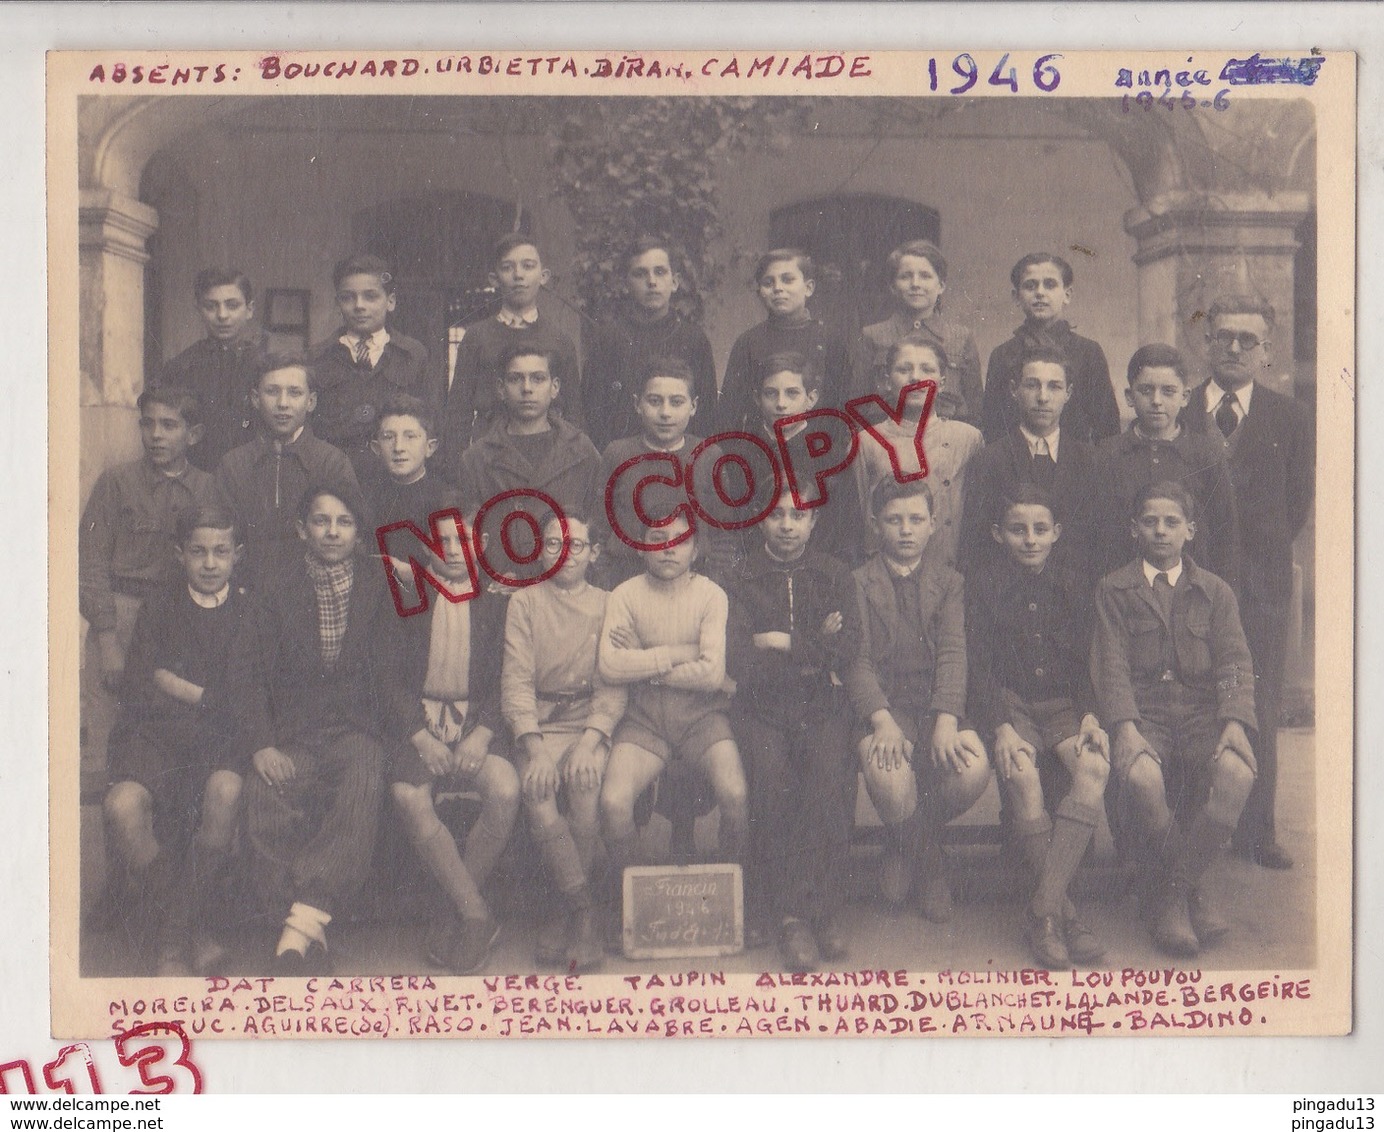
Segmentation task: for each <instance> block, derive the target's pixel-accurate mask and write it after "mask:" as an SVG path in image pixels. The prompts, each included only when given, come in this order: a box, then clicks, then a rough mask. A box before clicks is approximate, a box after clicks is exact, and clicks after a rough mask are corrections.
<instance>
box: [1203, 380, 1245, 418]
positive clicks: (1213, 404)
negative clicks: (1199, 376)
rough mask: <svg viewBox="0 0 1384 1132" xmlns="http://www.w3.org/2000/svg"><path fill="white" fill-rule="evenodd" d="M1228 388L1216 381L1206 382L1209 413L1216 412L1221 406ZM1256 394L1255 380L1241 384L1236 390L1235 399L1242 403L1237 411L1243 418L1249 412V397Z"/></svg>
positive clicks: (1207, 409)
mask: <svg viewBox="0 0 1384 1132" xmlns="http://www.w3.org/2000/svg"><path fill="white" fill-rule="evenodd" d="M1226 392H1227V390H1225V389H1222V388H1221V387H1220V386H1219V385H1217V384H1216V383H1215V382H1214V381H1208V382H1207V383H1206V412H1207V415H1208V416H1209V415H1211V414H1214V413H1215V411H1216V410H1217V409H1219V408H1220V407H1221V398H1222V397H1224V396H1225V395H1226ZM1253 396H1254V382H1252V381H1251V382H1249V383H1248V384H1246V385H1242V386H1240V388H1239V389H1237V390H1235V399H1236V400H1237V401H1238V402H1239V403H1240V407H1239V408H1238V409H1236V413H1237V414H1238V415H1239V417H1240V419H1241V420H1244V419H1245V417H1246V416H1247V415H1248V414H1249V399H1250V398H1251V397H1253Z"/></svg>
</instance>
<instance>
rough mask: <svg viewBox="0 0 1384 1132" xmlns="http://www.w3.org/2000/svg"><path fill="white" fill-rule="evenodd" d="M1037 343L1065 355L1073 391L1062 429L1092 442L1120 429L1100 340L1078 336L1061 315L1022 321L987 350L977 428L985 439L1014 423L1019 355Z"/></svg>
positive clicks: (997, 435) (1016, 420)
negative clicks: (1045, 321) (1035, 322)
mask: <svg viewBox="0 0 1384 1132" xmlns="http://www.w3.org/2000/svg"><path fill="white" fill-rule="evenodd" d="M1036 346H1048V347H1052V346H1055V347H1057V348H1058V349H1059V350H1061V351H1062V352H1063V353H1064V354H1066V355H1067V363H1068V364H1067V384H1068V386H1069V387H1070V388H1071V391H1072V396H1071V399H1070V400H1069V401H1068V402H1067V406H1066V408H1064V409H1063V410H1062V434H1063V436H1072V437H1075V438H1077V439H1080V440H1084V441H1087V442H1089V443H1091V444H1096V443H1098V442H1100V441H1101V440H1104V439H1105V438H1106V437H1107V436H1114V435H1115V434H1116V433H1117V432H1119V431H1120V406H1119V403H1118V402H1117V401H1116V400H1115V390H1114V389H1113V388H1112V387H1111V385H1110V363H1109V362H1107V361H1106V360H1105V351H1104V350H1102V349H1101V348H1100V343H1099V342H1095V341H1093V340H1092V339H1090V338H1083V337H1082V336H1081V335H1080V334H1078V333H1077V332H1076V331H1074V330H1073V329H1072V328H1071V326H1070V325H1069V324H1068V323H1067V322H1066V320H1065V319H1056V320H1054V321H1053V322H1052V323H1051V325H1049V326H1046V327H1041V326H1030V325H1029V324H1028V323H1027V322H1025V323H1024V325H1023V326H1020V327H1019V328H1018V329H1017V330H1015V331H1014V336H1013V337H1012V338H1010V339H1008V340H1007V341H1004V342H1001V343H1000V344H999V345H998V346H996V347H995V348H994V350H992V351H991V353H990V362H989V365H987V366H986V369H985V403H984V407H983V409H982V411H981V417H980V431H981V432H983V433H984V434H985V439H986V440H989V441H996V440H999V439H1000V438H1001V437H1003V436H1005V435H1006V434H1007V433H1008V432H1009V431H1010V430H1011V429H1013V428H1015V427H1017V426H1018V424H1019V407H1018V405H1016V404H1015V403H1014V398H1013V397H1012V396H1010V386H1011V383H1012V382H1014V381H1017V380H1018V378H1019V373H1020V370H1021V369H1022V367H1023V359H1024V355H1025V354H1026V353H1027V352H1028V351H1029V350H1030V349H1033V348H1034V347H1036Z"/></svg>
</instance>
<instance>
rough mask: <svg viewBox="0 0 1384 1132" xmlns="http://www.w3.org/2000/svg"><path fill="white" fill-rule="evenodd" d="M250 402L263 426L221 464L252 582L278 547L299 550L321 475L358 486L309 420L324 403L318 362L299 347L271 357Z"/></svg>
mask: <svg viewBox="0 0 1384 1132" xmlns="http://www.w3.org/2000/svg"><path fill="white" fill-rule="evenodd" d="M250 403H251V405H253V406H254V409H255V412H256V413H258V414H259V423H260V427H259V430H258V431H257V432H256V434H255V438H254V439H253V440H251V441H250V442H249V443H248V444H242V445H241V446H240V447H239V448H234V449H232V450H231V451H230V452H227V453H226V455H225V456H224V457H223V458H222V460H221V463H220V465H219V466H218V467H217V469H216V489H217V491H218V492H219V494H220V497H221V501H222V502H223V503H224V504H225V505H226V506H228V507H229V508H231V510H232V511H233V512H235V515H236V518H237V519H238V520H239V521H240V524H241V530H242V532H243V537H244V539H245V566H244V572H245V576H246V579H247V583H248V584H250V585H251V587H252V588H253V587H254V585H255V583H256V581H257V579H258V575H259V574H260V572H261V571H262V570H264V569H267V568H269V566H268V563H269V560H270V559H272V558H274V557H276V556H277V555H278V554H279V553H281V552H282V553H288V554H290V555H291V554H292V553H293V549H294V548H295V547H296V545H297V543H298V540H299V538H300V537H301V536H300V535H299V533H298V524H299V521H300V520H299V512H300V506H301V504H302V502H303V495H304V493H305V492H306V491H307V490H308V488H309V486H310V485H312V484H315V483H341V484H344V485H347V486H349V487H350V488H351V489H352V490H353V491H357V492H358V491H359V488H358V487H357V485H356V474H355V472H354V471H353V470H352V468H351V461H350V460H348V459H347V458H346V455H345V453H343V452H342V451H341V450H340V449H339V448H335V447H333V446H332V445H330V444H328V443H327V442H326V441H325V440H320V439H319V438H318V437H317V436H316V435H315V434H314V433H313V430H312V425H310V424H309V423H308V414H309V413H311V412H312V411H313V409H314V408H315V407H316V406H317V394H316V393H315V392H314V391H313V377H312V370H311V368H310V367H309V366H308V365H307V363H305V362H304V361H303V359H302V357H301V356H299V355H296V354H274V355H271V356H270V357H268V358H266V359H265V360H264V363H263V365H262V367H261V369H260V373H259V376H258V378H257V380H256V382H255V386H254V388H253V389H252V390H251V391H250Z"/></svg>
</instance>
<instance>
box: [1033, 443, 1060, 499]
mask: <svg viewBox="0 0 1384 1132" xmlns="http://www.w3.org/2000/svg"><path fill="white" fill-rule="evenodd" d="M1037 448H1038V451H1037V452H1035V453H1034V455H1033V482H1034V483H1036V484H1038V486H1039V487H1051V486H1052V481H1053V480H1054V479H1055V478H1056V477H1057V461H1056V460H1054V459H1053V458H1052V452H1051V450H1050V449H1049V448H1048V442H1047V440H1046V439H1043V440H1039V441H1038V444H1037Z"/></svg>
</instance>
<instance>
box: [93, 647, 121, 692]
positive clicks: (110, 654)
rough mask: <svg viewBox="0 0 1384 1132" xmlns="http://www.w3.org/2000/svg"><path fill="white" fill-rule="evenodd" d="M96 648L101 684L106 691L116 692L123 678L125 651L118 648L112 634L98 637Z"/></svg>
mask: <svg viewBox="0 0 1384 1132" xmlns="http://www.w3.org/2000/svg"><path fill="white" fill-rule="evenodd" d="M96 647H97V654H98V655H99V656H100V659H101V683H102V684H103V685H104V686H105V689H106V691H108V692H114V691H117V690H118V689H119V688H120V681H121V680H122V679H123V678H124V676H125V650H124V649H122V648H121V647H120V642H119V641H118V640H116V638H115V634H114V633H102V634H101V635H100V636H98V637H97V638H96Z"/></svg>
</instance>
